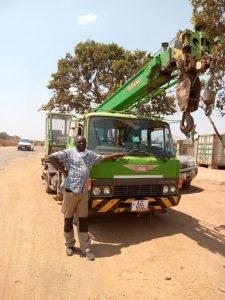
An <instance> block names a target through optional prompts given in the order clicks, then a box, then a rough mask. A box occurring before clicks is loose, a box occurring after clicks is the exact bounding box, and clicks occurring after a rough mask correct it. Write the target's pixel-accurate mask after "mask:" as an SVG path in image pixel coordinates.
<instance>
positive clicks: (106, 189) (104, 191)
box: [103, 186, 112, 195]
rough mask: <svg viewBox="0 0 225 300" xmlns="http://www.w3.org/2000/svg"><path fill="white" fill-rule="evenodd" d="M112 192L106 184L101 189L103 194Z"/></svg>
mask: <svg viewBox="0 0 225 300" xmlns="http://www.w3.org/2000/svg"><path fill="white" fill-rule="evenodd" d="M111 193H112V191H111V189H110V188H109V187H108V186H107V187H105V188H104V190H103V194H104V195H110V194H111Z"/></svg>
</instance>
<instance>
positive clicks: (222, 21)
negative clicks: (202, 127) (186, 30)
mask: <svg viewBox="0 0 225 300" xmlns="http://www.w3.org/2000/svg"><path fill="white" fill-rule="evenodd" d="M190 2H191V4H192V6H193V18H192V21H193V23H194V24H195V26H196V28H197V29H198V28H201V27H202V28H204V31H205V32H206V33H207V34H208V35H209V36H210V37H211V38H212V39H217V40H218V42H217V44H216V47H215V49H214V54H215V56H216V58H217V65H216V69H215V76H216V79H215V90H216V92H217V98H216V103H215V107H216V108H217V109H218V110H219V112H220V115H221V116H224V115H225V89H224V87H225V80H224V77H225V51H224V49H225V34H224V32H225V1H224V0H190Z"/></svg>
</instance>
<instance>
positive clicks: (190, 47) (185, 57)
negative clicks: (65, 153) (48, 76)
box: [95, 29, 212, 131]
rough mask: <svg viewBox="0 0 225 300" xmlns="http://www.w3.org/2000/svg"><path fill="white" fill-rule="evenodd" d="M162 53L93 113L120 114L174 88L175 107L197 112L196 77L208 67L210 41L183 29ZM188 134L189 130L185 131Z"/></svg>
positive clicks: (198, 96) (201, 35)
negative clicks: (146, 99) (176, 100)
mask: <svg viewBox="0 0 225 300" xmlns="http://www.w3.org/2000/svg"><path fill="white" fill-rule="evenodd" d="M163 46H164V50H163V51H162V52H161V53H160V54H158V55H156V56H154V57H152V58H151V60H150V61H149V63H148V64H147V65H146V66H145V67H144V68H142V69H141V70H140V71H138V72H137V73H136V74H135V75H134V76H133V77H132V78H131V79H130V80H128V81H127V82H126V83H125V84H124V85H123V86H122V87H120V88H119V89H118V90H117V91H116V92H115V93H114V94H113V95H111V96H110V97H109V98H108V99H106V100H105V101H104V102H103V103H102V104H100V105H99V106H98V107H97V108H96V109H95V111H97V112H100V111H122V110H125V109H128V108H130V107H132V106H134V105H135V104H137V103H138V102H139V101H143V98H145V97H147V96H148V98H151V97H154V96H155V95H158V94H159V93H160V92H162V91H163V90H165V89H167V88H169V87H171V86H172V85H175V84H176V83H177V82H178V85H177V98H178V105H179V107H180V110H181V111H185V113H187V115H189V114H190V112H193V111H195V110H197V109H198V103H199V99H200V90H201V85H200V80H199V75H200V74H203V73H204V72H205V71H206V70H207V69H208V68H209V65H210V54H211V50H212V42H211V40H210V39H208V38H207V37H206V35H205V33H203V32H193V31H191V30H188V29H186V30H184V31H183V32H179V33H178V34H177V37H176V40H175V43H174V45H173V47H169V45H168V43H164V45H163ZM187 131H190V128H188V129H187Z"/></svg>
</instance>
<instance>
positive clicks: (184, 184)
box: [182, 180, 191, 189]
mask: <svg viewBox="0 0 225 300" xmlns="http://www.w3.org/2000/svg"><path fill="white" fill-rule="evenodd" d="M190 185H191V180H188V181H185V182H184V183H183V186H182V187H183V188H185V189H187V188H189V187H190Z"/></svg>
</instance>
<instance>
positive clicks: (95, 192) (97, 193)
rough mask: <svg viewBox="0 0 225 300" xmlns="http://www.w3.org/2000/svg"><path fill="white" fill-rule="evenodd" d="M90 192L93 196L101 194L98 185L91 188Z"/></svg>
mask: <svg viewBox="0 0 225 300" xmlns="http://www.w3.org/2000/svg"><path fill="white" fill-rule="evenodd" d="M92 193H93V195H94V196H99V195H100V194H101V189H100V188H99V187H98V186H96V187H94V188H93V190H92Z"/></svg>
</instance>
